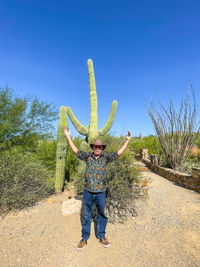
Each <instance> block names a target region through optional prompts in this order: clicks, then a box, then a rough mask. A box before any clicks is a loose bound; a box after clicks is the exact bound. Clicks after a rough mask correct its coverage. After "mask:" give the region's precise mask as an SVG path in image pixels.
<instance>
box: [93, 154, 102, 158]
mask: <svg viewBox="0 0 200 267" xmlns="http://www.w3.org/2000/svg"><path fill="white" fill-rule="evenodd" d="M93 154H94V153H93ZM100 156H101V154H100V155H97V156H96V155H95V154H94V157H95V159H98V158H99V157H100Z"/></svg>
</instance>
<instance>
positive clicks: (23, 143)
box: [0, 87, 58, 151]
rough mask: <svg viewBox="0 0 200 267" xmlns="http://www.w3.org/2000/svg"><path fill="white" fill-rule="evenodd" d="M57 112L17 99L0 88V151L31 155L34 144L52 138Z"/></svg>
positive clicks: (48, 106)
mask: <svg viewBox="0 0 200 267" xmlns="http://www.w3.org/2000/svg"><path fill="white" fill-rule="evenodd" d="M57 114H58V112H57V110H56V107H55V106H54V105H52V104H51V103H46V102H44V101H40V100H38V99H37V98H36V97H20V96H17V95H15V93H14V92H13V90H11V89H10V88H8V87H7V88H5V89H4V88H0V151H2V150H7V149H11V148H12V147H13V146H18V147H22V148H24V149H25V150H29V151H35V150H36V148H37V145H38V140H47V139H49V138H51V137H53V136H54V133H53V131H54V127H53V122H54V121H55V119H56V118H57Z"/></svg>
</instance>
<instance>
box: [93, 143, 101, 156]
mask: <svg viewBox="0 0 200 267" xmlns="http://www.w3.org/2000/svg"><path fill="white" fill-rule="evenodd" d="M102 150H103V147H102V146H101V145H94V146H93V152H94V155H95V156H100V155H101V152H102Z"/></svg>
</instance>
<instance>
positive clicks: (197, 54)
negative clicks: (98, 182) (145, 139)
mask: <svg viewBox="0 0 200 267" xmlns="http://www.w3.org/2000/svg"><path fill="white" fill-rule="evenodd" d="M199 9H200V2H199V1H192V2H188V1H186V0H183V1H178V0H175V1H166V0H163V1H162V2H160V1H158V0H153V1H151V2H149V1H145V0H143V1H141V2H139V3H138V2H136V1H127V0H125V1H123V2H121V1H114V0H111V1H109V2H107V1H105V0H103V1H101V4H100V2H95V3H94V2H92V1H86V2H84V3H83V2H82V1H74V2H73V3H66V2H65V1H62V0H59V1H57V2H56V4H55V2H54V1H52V0H50V1H48V3H46V2H45V1H44V0H41V1H40V2H36V1H34V0H28V1H25V0H21V1H17V0H6V1H1V3H0V12H1V16H0V25H1V36H0V38H1V42H0V56H1V61H0V87H2V88H5V87H6V86H8V87H10V88H12V89H13V90H14V92H15V93H16V94H18V95H20V96H26V95H33V96H37V97H38V98H39V99H40V100H42V101H45V102H52V103H54V104H55V105H56V107H57V108H58V109H59V108H60V107H61V106H70V107H71V109H72V111H73V113H74V114H75V116H76V117H77V119H78V120H79V121H80V122H81V124H83V125H85V126H87V125H88V123H89V118H90V114H89V112H90V103H89V102H90V99H89V90H88V89H89V82H88V73H87V60H88V59H89V58H91V59H92V61H93V63H94V74H95V79H96V89H97V97H98V119H99V129H101V128H102V127H103V125H104V124H105V123H106V121H107V118H108V116H109V113H110V109H111V104H112V101H113V100H117V101H118V108H117V112H116V116H115V119H114V123H113V126H112V128H111V130H110V133H114V134H116V135H125V134H126V133H127V131H128V130H129V131H130V132H131V134H132V136H139V134H140V133H141V134H142V136H149V135H156V132H155V130H154V126H153V124H152V122H151V119H150V116H149V115H148V112H147V110H146V107H145V104H147V105H149V104H150V102H151V100H152V101H154V103H157V101H158V99H159V100H160V101H161V102H162V103H163V104H164V105H166V104H167V103H168V101H169V96H171V97H172V99H173V101H174V103H176V107H178V105H179V103H180V101H181V97H182V96H185V95H186V93H187V91H188V87H189V86H190V83H191V82H192V84H193V87H194V90H195V94H196V101H197V103H198V102H199V100H200V90H199V87H200V75H199V71H200V63H199V62H200V51H199V43H200V35H199V34H198V33H199V29H200V17H199ZM54 126H55V128H56V130H57V126H58V121H56V122H55V125H54ZM69 127H70V131H71V133H72V134H73V135H74V136H78V135H79V134H78V132H77V131H76V129H75V128H74V127H73V126H72V124H71V122H69Z"/></svg>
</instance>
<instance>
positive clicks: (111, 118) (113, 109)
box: [99, 100, 117, 135]
mask: <svg viewBox="0 0 200 267" xmlns="http://www.w3.org/2000/svg"><path fill="white" fill-rule="evenodd" d="M116 111H117V101H116V100H114V101H113V102H112V107H111V111H110V115H109V117H108V120H107V122H106V124H105V125H104V127H103V128H102V129H101V130H99V135H104V134H106V133H107V132H108V131H109V130H110V128H111V126H112V124H113V121H114V118H115V113H116Z"/></svg>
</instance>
